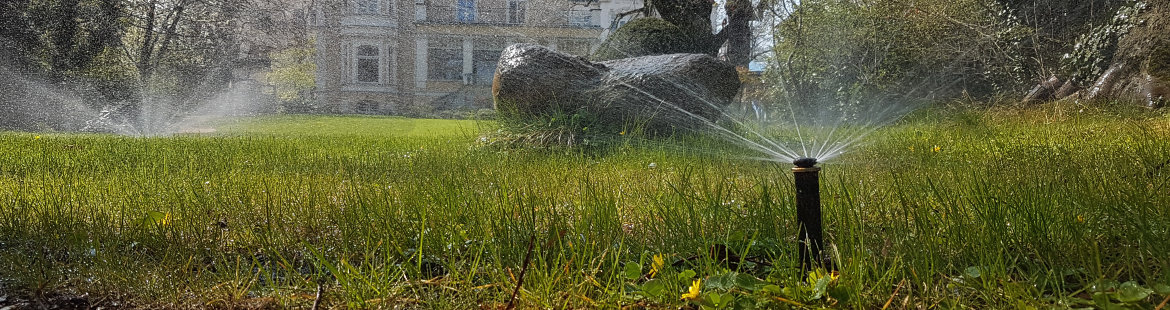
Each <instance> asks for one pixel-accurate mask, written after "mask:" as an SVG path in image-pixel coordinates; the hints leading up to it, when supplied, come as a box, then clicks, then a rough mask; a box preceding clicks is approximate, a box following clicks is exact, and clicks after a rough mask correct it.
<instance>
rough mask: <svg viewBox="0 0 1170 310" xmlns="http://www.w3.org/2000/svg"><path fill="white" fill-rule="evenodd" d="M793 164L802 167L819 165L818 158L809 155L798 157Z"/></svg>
mask: <svg viewBox="0 0 1170 310" xmlns="http://www.w3.org/2000/svg"><path fill="white" fill-rule="evenodd" d="M792 164H793V165H796V166H797V167H800V168H812V167H813V166H816V165H817V159H816V158H809V157H804V158H797V159H796V160H794V161H792Z"/></svg>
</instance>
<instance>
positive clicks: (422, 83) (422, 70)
mask: <svg viewBox="0 0 1170 310" xmlns="http://www.w3.org/2000/svg"><path fill="white" fill-rule="evenodd" d="M414 88H416V89H420V90H424V89H426V88H427V38H424V37H417V38H414Z"/></svg>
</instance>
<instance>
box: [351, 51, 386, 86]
mask: <svg viewBox="0 0 1170 310" xmlns="http://www.w3.org/2000/svg"><path fill="white" fill-rule="evenodd" d="M378 52H379V51H378V48H377V47H375V46H373V45H362V46H358V48H357V53H356V55H355V57H354V81H357V82H358V83H378V75H379V74H378V73H379V72H380V71H381V70H379V67H381V66H380V65H379V63H380V61H379V59H378V58H379V57H378Z"/></svg>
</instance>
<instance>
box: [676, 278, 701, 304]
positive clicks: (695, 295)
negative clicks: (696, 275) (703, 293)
mask: <svg viewBox="0 0 1170 310" xmlns="http://www.w3.org/2000/svg"><path fill="white" fill-rule="evenodd" d="M702 286H703V280H700V279H695V282H691V288H690V289H688V290H687V292H686V293H685V294H682V298H680V299H682V300H695V299H699V289H700V288H701V287H702Z"/></svg>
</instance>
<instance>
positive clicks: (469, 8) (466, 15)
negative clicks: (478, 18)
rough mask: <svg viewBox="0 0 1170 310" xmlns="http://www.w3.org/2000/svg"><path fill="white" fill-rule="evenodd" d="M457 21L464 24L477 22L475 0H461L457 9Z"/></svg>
mask: <svg viewBox="0 0 1170 310" xmlns="http://www.w3.org/2000/svg"><path fill="white" fill-rule="evenodd" d="M455 20H457V21H460V22H464V23H474V22H475V0H459V5H458V7H456V8H455Z"/></svg>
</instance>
